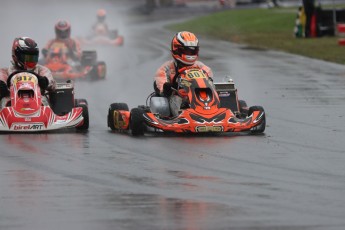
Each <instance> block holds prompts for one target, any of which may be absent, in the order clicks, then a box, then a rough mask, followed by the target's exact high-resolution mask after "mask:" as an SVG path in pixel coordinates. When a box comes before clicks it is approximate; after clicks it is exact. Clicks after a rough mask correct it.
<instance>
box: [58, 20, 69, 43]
mask: <svg viewBox="0 0 345 230" xmlns="http://www.w3.org/2000/svg"><path fill="white" fill-rule="evenodd" d="M55 35H56V38H58V39H66V38H69V37H70V36H71V24H70V23H69V22H68V21H66V20H60V21H58V22H57V23H56V24H55Z"/></svg>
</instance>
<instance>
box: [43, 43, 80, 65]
mask: <svg viewBox="0 0 345 230" xmlns="http://www.w3.org/2000/svg"><path fill="white" fill-rule="evenodd" d="M58 43H63V44H64V45H65V46H66V47H67V49H68V57H69V58H71V59H72V60H74V61H79V60H80V59H81V53H82V52H81V48H80V43H79V41H77V40H75V39H72V38H66V39H59V38H55V39H51V40H49V41H48V43H47V44H46V46H45V47H44V48H43V49H42V53H43V56H44V57H45V58H46V57H47V54H48V50H50V49H51V47H52V46H53V45H54V44H58Z"/></svg>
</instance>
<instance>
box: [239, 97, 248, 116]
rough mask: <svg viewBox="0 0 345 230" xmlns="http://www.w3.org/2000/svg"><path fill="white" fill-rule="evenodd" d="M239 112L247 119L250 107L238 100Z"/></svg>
mask: <svg viewBox="0 0 345 230" xmlns="http://www.w3.org/2000/svg"><path fill="white" fill-rule="evenodd" d="M238 105H239V111H240V114H241V116H244V117H246V116H247V115H248V105H247V102H246V101H244V100H238Z"/></svg>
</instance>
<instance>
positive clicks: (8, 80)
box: [7, 70, 40, 88]
mask: <svg viewBox="0 0 345 230" xmlns="http://www.w3.org/2000/svg"><path fill="white" fill-rule="evenodd" d="M24 72H25V73H31V74H33V75H35V76H36V77H37V79H39V77H40V76H39V75H38V74H37V73H35V72H33V71H29V70H17V71H14V72H13V73H11V74H10V75H9V76H8V78H7V87H8V88H10V86H11V79H12V77H13V76H14V75H16V74H18V73H24Z"/></svg>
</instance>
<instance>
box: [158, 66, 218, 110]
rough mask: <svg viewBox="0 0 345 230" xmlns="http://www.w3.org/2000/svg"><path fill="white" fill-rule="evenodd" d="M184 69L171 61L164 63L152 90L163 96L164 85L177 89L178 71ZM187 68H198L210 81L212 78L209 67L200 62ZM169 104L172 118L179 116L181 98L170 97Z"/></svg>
mask: <svg viewBox="0 0 345 230" xmlns="http://www.w3.org/2000/svg"><path fill="white" fill-rule="evenodd" d="M184 67H187V66H186V65H183V66H182V65H181V66H180V65H179V64H178V63H177V62H176V61H174V60H171V61H167V62H165V63H164V64H163V65H162V66H161V67H160V68H159V69H158V70H157V71H156V75H155V81H154V88H155V91H156V93H157V94H159V95H160V96H164V92H163V91H164V90H163V86H164V83H166V82H168V83H170V84H171V85H172V87H173V88H177V82H176V80H177V76H178V71H179V69H182V68H184ZM188 67H191V68H193V67H195V68H200V69H201V70H203V71H204V72H205V73H206V75H207V76H208V77H209V78H210V79H211V80H212V78H213V72H212V70H211V68H210V67H208V66H206V65H205V64H204V63H202V62H201V61H196V62H195V63H194V65H191V66H188ZM168 100H169V104H170V111H171V114H172V115H173V116H177V115H178V114H179V110H180V107H181V104H182V102H183V101H182V98H181V97H180V96H178V95H171V96H170V97H169V98H168Z"/></svg>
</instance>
